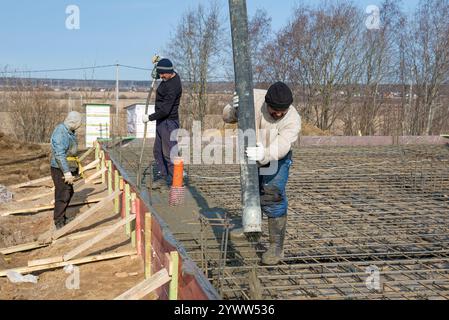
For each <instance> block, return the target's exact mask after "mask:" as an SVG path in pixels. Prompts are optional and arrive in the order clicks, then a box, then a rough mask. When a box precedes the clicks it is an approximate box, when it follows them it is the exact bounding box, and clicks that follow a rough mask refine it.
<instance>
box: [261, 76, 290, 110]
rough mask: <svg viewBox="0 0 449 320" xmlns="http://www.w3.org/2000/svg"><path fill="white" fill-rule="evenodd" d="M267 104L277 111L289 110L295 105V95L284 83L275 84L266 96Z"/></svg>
mask: <svg viewBox="0 0 449 320" xmlns="http://www.w3.org/2000/svg"><path fill="white" fill-rule="evenodd" d="M265 102H266V103H267V104H268V105H269V106H270V107H272V108H273V109H275V110H279V111H283V110H287V109H288V108H289V107H290V106H291V105H292V103H293V94H292V91H291V90H290V88H289V87H288V86H287V85H286V84H285V83H283V82H276V83H275V84H273V85H272V86H271V87H270V88H269V89H268V92H267V95H266V96H265Z"/></svg>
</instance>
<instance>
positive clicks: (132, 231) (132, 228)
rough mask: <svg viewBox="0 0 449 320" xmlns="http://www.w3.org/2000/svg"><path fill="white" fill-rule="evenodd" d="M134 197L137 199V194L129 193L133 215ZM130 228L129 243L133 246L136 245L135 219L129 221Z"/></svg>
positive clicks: (134, 212) (134, 208) (135, 211)
mask: <svg viewBox="0 0 449 320" xmlns="http://www.w3.org/2000/svg"><path fill="white" fill-rule="evenodd" d="M136 199H137V196H136V194H135V193H134V192H133V193H132V194H131V213H132V214H134V215H135V214H136V213H137V210H136ZM130 229H131V244H132V246H133V248H135V247H136V221H135V220H133V221H132V222H130Z"/></svg>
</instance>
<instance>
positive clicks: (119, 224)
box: [63, 215, 136, 261]
mask: <svg viewBox="0 0 449 320" xmlns="http://www.w3.org/2000/svg"><path fill="white" fill-rule="evenodd" d="M135 218H136V215H132V216H129V217H128V218H126V219H124V220H120V221H119V222H117V223H116V224H114V225H112V226H110V227H109V228H108V229H107V230H104V231H103V232H101V233H100V234H97V235H96V236H95V237H93V238H92V239H90V240H88V241H86V242H84V243H83V244H81V245H79V246H78V247H76V248H75V249H73V250H71V251H70V252H68V253H66V254H65V255H64V256H63V259H64V261H68V260H70V259H73V258H74V257H76V256H77V255H78V254H80V253H81V252H83V251H85V250H87V249H89V248H90V247H92V246H93V245H95V244H96V243H98V242H100V241H101V240H103V239H104V238H106V237H108V236H110V235H111V234H113V233H114V232H115V231H116V230H117V229H118V228H120V227H122V226H124V225H125V224H127V223H129V222H130V221H132V220H134V219H135Z"/></svg>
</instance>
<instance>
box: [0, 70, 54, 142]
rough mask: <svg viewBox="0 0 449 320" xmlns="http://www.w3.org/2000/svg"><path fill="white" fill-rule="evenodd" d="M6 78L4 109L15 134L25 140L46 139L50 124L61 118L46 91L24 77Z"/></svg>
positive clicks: (48, 138)
mask: <svg viewBox="0 0 449 320" xmlns="http://www.w3.org/2000/svg"><path fill="white" fill-rule="evenodd" d="M6 82H7V83H8V85H7V91H6V92H4V96H5V100H4V103H5V109H7V110H8V111H9V112H10V114H11V119H12V122H13V123H12V125H13V128H14V133H15V135H16V137H17V138H18V139H20V140H23V141H28V142H37V143H43V142H49V140H50V136H51V133H52V131H53V129H54V127H55V126H56V124H57V123H58V122H59V121H61V120H62V119H61V116H60V114H61V112H60V110H59V107H58V106H55V105H54V103H53V101H54V99H52V97H51V95H50V93H49V92H48V91H47V90H46V88H45V87H42V86H39V85H37V86H36V85H34V84H32V83H31V80H28V79H23V78H8V79H7V80H6Z"/></svg>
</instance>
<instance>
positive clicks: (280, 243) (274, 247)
mask: <svg viewBox="0 0 449 320" xmlns="http://www.w3.org/2000/svg"><path fill="white" fill-rule="evenodd" d="M286 225H287V216H283V217H280V218H268V232H269V235H270V247H269V248H268V250H267V251H266V252H265V253H264V254H263V255H262V263H263V264H264V265H269V266H273V265H277V264H279V262H280V261H281V259H283V258H284V239H285V228H286Z"/></svg>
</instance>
